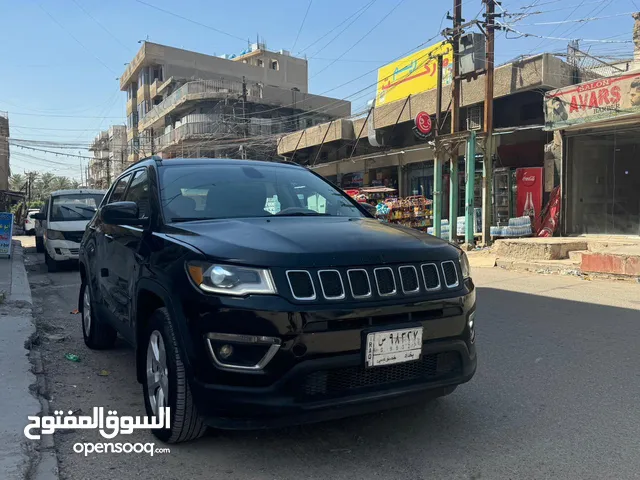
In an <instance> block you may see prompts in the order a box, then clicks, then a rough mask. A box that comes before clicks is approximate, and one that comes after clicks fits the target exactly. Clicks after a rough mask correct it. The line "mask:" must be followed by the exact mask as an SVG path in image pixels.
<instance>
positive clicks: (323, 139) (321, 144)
mask: <svg viewBox="0 0 640 480" xmlns="http://www.w3.org/2000/svg"><path fill="white" fill-rule="evenodd" d="M365 123H366V122H365ZM331 125H333V120H331V121H330V122H329V125H327V131H326V132H324V137H322V142H321V143H320V147H318V151H317V152H316V156H315V157H314V159H313V163H312V164H311V165H312V166H313V165H315V164H316V162H317V161H318V156H319V155H320V150H322V147H323V146H324V141H325V140H326V138H327V135H328V134H329V130H330V129H331ZM280 139H282V137H280ZM278 143H280V140H278ZM276 152H277V147H276Z"/></svg>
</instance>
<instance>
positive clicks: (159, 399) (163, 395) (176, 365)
mask: <svg viewBox="0 0 640 480" xmlns="http://www.w3.org/2000/svg"><path fill="white" fill-rule="evenodd" d="M140 347H142V348H145V355H144V362H145V363H144V376H143V382H142V390H143V393H144V405H145V409H146V411H147V415H148V416H157V415H158V412H159V409H160V408H161V407H169V408H170V427H169V428H159V429H153V430H152V432H153V434H154V435H155V436H156V437H157V438H158V439H159V440H161V441H163V442H167V443H180V442H186V441H189V440H195V439H196V438H199V437H201V436H202V435H204V433H205V432H206V430H207V427H206V425H205V424H204V422H203V420H202V417H201V416H200V415H199V414H198V410H197V409H196V406H195V404H194V402H193V397H192V396H191V388H190V387H189V381H188V380H187V375H186V372H185V368H184V364H183V363H182V359H181V358H180V352H179V349H178V341H177V338H176V334H175V331H174V329H173V324H172V323H171V319H170V317H169V312H168V310H167V309H166V308H160V309H158V310H156V311H155V312H154V313H153V314H152V316H151V319H150V321H149V327H148V329H147V332H146V335H145V340H144V341H143V342H142V344H141V345H140Z"/></svg>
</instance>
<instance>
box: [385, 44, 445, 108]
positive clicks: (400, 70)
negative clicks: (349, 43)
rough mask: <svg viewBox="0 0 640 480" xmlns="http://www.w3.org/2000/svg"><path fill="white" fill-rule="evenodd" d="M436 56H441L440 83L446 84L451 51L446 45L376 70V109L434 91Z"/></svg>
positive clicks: (433, 46) (433, 47) (434, 47)
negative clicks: (417, 94) (427, 91)
mask: <svg viewBox="0 0 640 480" xmlns="http://www.w3.org/2000/svg"><path fill="white" fill-rule="evenodd" d="M439 55H442V84H443V85H450V84H451V80H452V78H453V48H452V47H451V44H450V43H439V44H437V45H432V46H431V47H427V48H425V49H424V50H420V51H418V52H415V53H412V54H411V55H409V56H407V57H404V58H403V59H401V60H398V61H397V62H393V63H390V64H388V65H385V66H384V67H381V68H380V69H378V88H377V92H376V106H380V105H384V104H386V103H391V102H395V101H397V100H404V99H405V98H407V97H408V96H409V95H414V94H416V93H420V92H424V91H426V90H431V89H433V88H436V86H437V81H438V75H437V73H438V72H437V70H438V56H439Z"/></svg>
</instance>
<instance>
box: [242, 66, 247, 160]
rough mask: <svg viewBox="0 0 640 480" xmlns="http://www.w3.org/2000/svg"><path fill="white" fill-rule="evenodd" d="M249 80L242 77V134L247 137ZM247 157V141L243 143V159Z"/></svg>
mask: <svg viewBox="0 0 640 480" xmlns="http://www.w3.org/2000/svg"><path fill="white" fill-rule="evenodd" d="M246 108H247V81H246V79H245V77H244V76H243V77H242V135H243V137H244V138H245V139H246V138H247V111H246ZM246 158H247V149H246V142H245V143H244V144H243V145H242V159H243V160H244V159H246Z"/></svg>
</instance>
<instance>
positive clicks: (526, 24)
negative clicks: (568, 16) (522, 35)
mask: <svg viewBox="0 0 640 480" xmlns="http://www.w3.org/2000/svg"><path fill="white" fill-rule="evenodd" d="M633 13H635V12H624V13H616V14H614V15H605V16H604V17H587V18H577V19H574V20H558V21H554V22H536V23H520V24H518V25H519V26H521V27H532V26H542V25H562V24H565V23H586V22H594V21H596V20H605V19H609V18H615V17H623V16H624V17H626V16H629V15H631V14H633Z"/></svg>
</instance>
